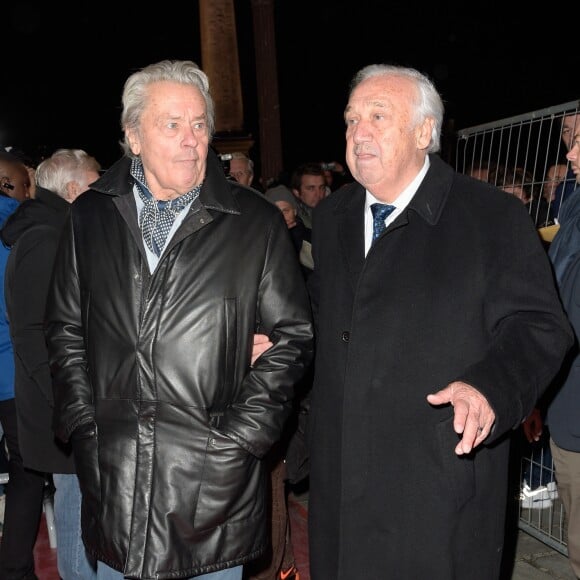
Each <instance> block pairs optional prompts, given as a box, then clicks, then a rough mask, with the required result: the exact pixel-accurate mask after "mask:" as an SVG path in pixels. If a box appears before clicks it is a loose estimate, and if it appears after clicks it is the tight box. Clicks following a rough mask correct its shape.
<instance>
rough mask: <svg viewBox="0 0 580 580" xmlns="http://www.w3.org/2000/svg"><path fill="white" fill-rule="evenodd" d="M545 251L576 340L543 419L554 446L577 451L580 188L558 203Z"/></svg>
mask: <svg viewBox="0 0 580 580" xmlns="http://www.w3.org/2000/svg"><path fill="white" fill-rule="evenodd" d="M548 255H549V257H550V260H551V262H552V264H553V266H554V271H555V275H556V279H557V282H558V289H559V292H560V298H561V299H562V302H563V304H564V309H565V310H566V314H567V316H568V319H569V320H570V323H571V324H572V328H573V329H574V334H575V336H576V341H575V343H574V347H573V349H571V351H570V353H569V356H568V360H567V361H566V365H565V366H564V369H563V372H562V374H561V375H560V376H559V377H558V380H556V381H555V382H554V385H553V388H552V389H551V390H550V391H551V392H550V393H549V397H548V399H549V400H550V403H549V406H548V412H547V417H546V423H547V424H548V426H549V427H550V436H551V437H552V439H553V440H554V441H555V442H556V445H558V447H561V448H562V449H566V450H567V451H575V452H580V351H579V348H578V337H579V336H580V304H579V303H578V296H580V188H577V189H576V190H575V191H574V192H573V193H572V194H571V195H570V196H569V197H567V198H566V200H565V201H564V203H563V204H562V209H561V211H560V229H559V230H558V233H557V234H556V235H555V237H554V239H553V241H552V243H551V244H550V249H549V251H548Z"/></svg>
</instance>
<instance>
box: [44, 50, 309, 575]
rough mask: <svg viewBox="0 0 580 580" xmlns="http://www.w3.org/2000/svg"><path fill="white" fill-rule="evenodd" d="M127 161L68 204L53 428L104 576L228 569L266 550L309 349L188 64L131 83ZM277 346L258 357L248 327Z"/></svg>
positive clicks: (289, 274) (268, 213)
mask: <svg viewBox="0 0 580 580" xmlns="http://www.w3.org/2000/svg"><path fill="white" fill-rule="evenodd" d="M121 124H122V126H123V130H124V142H123V147H124V149H125V155H124V156H123V157H122V158H121V159H120V160H119V161H118V162H117V163H115V164H114V165H113V166H112V167H111V168H110V169H109V170H108V171H107V172H106V173H105V174H104V175H103V176H102V177H101V178H100V179H99V180H98V181H97V182H96V183H94V184H93V185H92V187H91V189H90V190H89V191H87V192H86V193H84V194H83V195H82V196H81V197H80V198H79V199H78V200H76V201H75V203H74V204H73V205H72V207H71V215H70V219H69V221H68V223H67V225H66V226H65V232H64V235H63V238H62V240H61V246H60V249H59V255H58V258H57V262H56V264H55V270H54V275H53V283H52V287H51V293H50V296H49V300H48V305H47V323H46V335H47V339H48V344H49V352H50V363H51V368H52V372H53V375H54V380H55V386H54V389H55V415H54V424H55V430H56V432H57V434H58V435H59V436H60V437H61V438H62V439H63V440H68V439H70V440H71V441H72V445H73V450H74V454H75V461H76V466H77V473H78V476H79V480H80V484H81V490H82V494H83V511H82V518H83V540H84V542H85V545H86V548H87V550H88V552H89V553H90V554H92V555H93V556H94V558H95V559H96V560H97V561H98V573H99V574H102V576H99V577H106V578H122V577H123V575H124V576H125V577H127V578H143V579H148V578H151V579H153V578H155V579H162V578H172V579H177V578H198V577H199V578H204V579H205V578H207V579H209V578H211V579H212V580H213V579H216V580H217V579H220V580H226V579H227V580H230V579H231V580H236V579H240V578H241V576H242V566H243V564H244V563H246V562H248V561H250V560H252V559H254V558H257V557H258V556H259V555H261V554H262V553H263V552H264V551H265V550H266V549H267V547H268V541H269V535H268V529H267V489H266V485H267V482H268V479H267V471H266V469H265V466H264V465H263V461H261V458H262V457H263V456H264V455H265V453H266V452H267V451H268V449H270V447H271V446H272V445H273V444H274V443H275V442H276V441H277V440H278V438H279V437H280V434H281V431H282V427H283V425H284V422H285V420H286V419H287V417H288V415H289V413H290V411H291V407H292V398H293V390H294V389H293V387H294V384H295V383H296V382H297V381H298V380H299V379H300V378H301V377H302V375H303V373H304V372H305V370H306V367H307V366H308V364H309V362H310V359H311V357H312V322H311V313H310V306H309V300H308V295H307V292H306V289H305V284H304V280H303V277H302V274H301V272H300V269H299V266H298V262H297V261H296V260H292V259H289V257H290V256H293V252H294V249H293V247H292V242H291V240H290V237H289V235H288V230H287V227H286V225H285V223H284V220H283V218H282V214H281V213H280V212H279V210H278V209H277V208H276V207H275V206H274V205H273V204H271V203H269V202H268V201H267V200H266V199H264V198H263V197H262V196H261V195H260V194H259V193H258V192H256V191H254V190H252V189H250V188H247V187H245V186H243V185H240V184H238V183H236V182H234V181H230V180H227V179H226V177H225V175H224V173H223V170H222V168H221V165H220V163H219V160H218V158H217V156H216V155H215V154H214V153H213V152H212V150H211V149H210V147H209V143H210V140H211V135H212V132H213V126H214V109H213V103H212V99H211V95H210V93H209V88H208V80H207V77H206V75H205V74H204V73H203V72H202V71H201V70H200V69H199V68H198V67H197V65H195V64H194V63H193V62H191V61H162V62H159V63H156V64H152V65H150V66H148V67H145V68H144V69H142V70H141V71H138V72H136V73H134V74H132V75H131V76H130V77H129V78H128V80H127V81H126V83H125V87H124V92H123V112H122V117H121ZM257 331H263V332H264V333H265V334H268V335H269V336H270V337H271V338H272V342H273V346H272V347H271V348H270V349H268V351H267V352H266V353H265V354H263V355H262V356H261V357H260V359H259V360H258V361H257V362H256V363H255V364H254V365H253V366H252V364H251V353H252V341H253V335H254V333H255V332H257Z"/></svg>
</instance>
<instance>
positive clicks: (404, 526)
mask: <svg viewBox="0 0 580 580" xmlns="http://www.w3.org/2000/svg"><path fill="white" fill-rule="evenodd" d="M443 116H444V106H443V102H442V99H441V97H440V95H439V93H438V91H437V89H436V87H435V86H434V84H433V83H432V81H431V80H430V79H429V78H428V77H427V76H425V75H424V74H422V73H421V72H419V71H417V70H415V69H412V68H407V67H399V66H393V65H383V64H373V65H369V66H366V67H364V68H362V69H361V70H360V71H358V72H357V73H356V74H355V76H354V77H353V79H352V83H351V85H350V91H349V94H348V99H347V102H346V103H345V112H344V120H343V121H344V122H346V133H345V137H346V139H345V141H346V143H345V160H346V162H345V164H342V163H340V162H337V161H332V162H319V161H305V162H304V163H301V164H300V165H298V166H297V167H295V168H294V170H293V171H292V172H291V174H290V178H289V180H288V181H287V182H286V181H280V182H279V183H276V184H272V185H271V186H270V187H268V188H266V189H264V190H263V189H262V188H261V187H260V184H259V179H258V176H256V174H255V166H254V162H253V160H252V159H251V157H250V155H249V152H247V151H244V152H242V151H239V152H234V153H229V154H220V153H218V152H217V151H216V150H214V149H213V147H212V136H213V133H214V126H215V119H214V105H213V100H212V96H211V91H210V87H209V82H208V78H207V76H206V75H205V73H204V72H203V70H201V69H200V68H199V67H198V66H197V65H196V64H195V63H193V62H191V61H187V60H184V61H180V60H176V61H169V60H165V61H161V62H157V63H153V64H151V65H149V66H146V67H144V68H143V69H141V70H138V71H136V72H134V73H132V74H131V75H130V76H129V77H128V78H127V80H126V82H125V85H124V89H123V94H122V112H121V126H122V129H123V140H122V144H121V145H122V152H121V155H120V158H119V160H118V161H117V162H116V163H114V164H113V165H112V166H111V167H109V168H107V169H106V170H102V168H101V166H100V164H99V162H98V161H97V159H95V158H94V157H92V156H91V155H90V153H87V152H85V151H84V150H83V149H73V148H71V149H59V150H57V151H55V152H54V153H53V154H52V155H50V156H49V157H47V158H46V159H44V160H43V161H42V162H41V163H40V164H39V165H38V166H37V167H34V168H31V167H29V166H28V167H27V165H26V164H25V163H24V161H23V160H22V159H19V158H18V157H17V156H15V155H14V154H11V153H2V154H1V155H0V219H1V224H0V227H1V229H0V238H1V240H2V244H1V245H0V275H1V277H2V280H1V282H2V284H1V288H0V291H1V298H2V300H0V340H1V341H2V344H1V345H0V346H1V348H0V357H2V358H1V362H2V372H1V376H0V423H1V425H2V428H3V431H4V440H5V442H6V446H7V449H8V473H9V482H8V484H7V486H6V513H5V519H4V529H3V537H2V540H1V544H0V578H5V579H6V580H33V579H35V578H36V575H35V567H34V557H33V547H34V543H35V540H36V536H37V533H38V526H39V522H40V518H41V512H42V498H43V493H44V490H45V487H46V485H52V486H54V489H55V521H56V528H57V538H58V544H57V546H58V547H57V559H58V570H59V575H60V577H61V578H62V579H63V580H77V579H78V580H91V579H95V580H120V579H122V578H124V577H127V578H141V579H153V578H158V579H163V578H172V579H177V578H183V579H190V578H196V579H203V580H242V579H247V580H250V579H251V580H278V579H282V580H299V578H300V570H299V569H298V567H297V564H296V560H295V557H294V554H293V550H292V540H291V532H292V530H291V526H290V521H289V517H288V510H287V495H288V489H289V485H293V484H295V483H298V482H302V481H304V480H307V481H308V488H309V522H308V526H309V528H308V539H309V540H308V541H309V559H310V560H309V564H310V576H311V578H312V579H313V580H329V579H333V580H352V579H354V578H363V577H364V578H369V579H375V578H376V579H379V578H384V577H385V570H388V571H389V574H390V575H391V576H392V577H396V578H418V577H428V578H432V579H434V580H437V579H441V580H449V579H451V578H456V579H458V580H463V579H467V578H469V579H470V580H478V579H481V580H491V579H494V578H496V579H499V578H500V575H501V570H502V565H503V564H504V561H503V559H504V541H505V525H506V512H507V507H508V501H509V499H510V498H509V496H508V468H509V461H510V443H511V439H512V434H514V433H516V432H518V429H520V426H521V425H522V424H523V425H524V429H525V430H526V435H527V436H528V437H529V438H530V440H535V439H537V438H539V437H540V435H541V429H542V423H541V421H540V420H539V419H538V408H539V407H540V406H541V405H544V404H545V405H546V406H545V409H544V411H545V412H544V411H543V412H542V414H541V416H542V417H544V416H545V417H547V422H548V424H549V427H550V433H551V435H552V438H551V449H552V453H553V455H554V461H555V464H556V473H557V485H558V490H559V493H560V496H561V497H562V500H563V503H564V506H565V509H566V511H567V513H568V515H569V526H570V527H569V530H568V537H569V542H570V543H569V551H570V562H571V565H572V567H573V569H574V572H575V573H576V574H577V575H578V576H579V577H580V461H579V460H578V457H580V455H578V453H579V452H580V448H576V446H575V443H574V441H575V431H574V429H573V428H571V427H570V426H571V425H572V424H577V423H578V421H577V417H576V412H575V410H576V408H578V405H577V404H576V403H577V402H578V398H579V397H580V389H579V388H578V377H577V370H575V369H576V367H577V364H578V363H577V360H578V359H577V357H578V352H577V341H576V340H575V335H577V333H578V332H580V323H579V322H578V320H577V318H579V316H580V315H579V314H578V312H576V310H577V308H576V301H575V298H574V289H575V284H576V278H578V280H579V281H580V273H578V274H577V273H576V271H577V269H578V268H577V266H576V260H577V259H576V255H577V254H578V252H577V248H580V240H578V239H577V231H579V228H578V226H579V225H580V222H579V221H578V220H580V212H578V211H576V206H577V205H578V202H577V198H579V199H580V197H579V196H580V193H579V192H580V189H578V187H577V183H576V180H580V122H577V119H576V117H574V120H573V121H572V123H571V125H570V123H568V124H567V125H565V127H568V128H569V129H570V130H569V131H567V132H565V133H564V131H563V133H562V139H563V140H564V141H565V142H566V144H567V148H568V154H567V159H568V161H569V166H570V168H571V171H572V174H573V175H574V179H575V183H576V188H575V190H574V192H573V193H571V194H570V193H563V192H562V191H561V189H560V190H559V189H558V187H559V186H558V185H556V184H555V179H556V178H555V177H554V183H553V185H554V187H553V188H551V189H550V191H549V192H548V188H547V187H546V200H548V197H549V201H546V203H547V204H548V206H549V207H554V205H555V202H554V200H555V199H558V200H560V202H561V204H562V205H561V207H560V206H559V209H558V216H559V223H560V231H559V232H558V233H557V234H556V237H555V238H554V241H553V242H552V244H551V246H550V249H549V253H548V252H546V249H545V247H544V245H543V244H542V241H541V239H540V237H539V236H538V234H537V230H536V227H535V224H534V222H533V221H532V220H530V219H529V214H530V211H531V210H530V208H529V207H526V205H525V204H526V203H529V201H530V199H529V196H528V195H527V192H526V182H527V177H526V176H525V175H524V174H522V175H516V174H515V173H514V175H511V176H507V175H504V176H503V181H504V187H503V189H504V190H506V191H509V193H512V194H513V195H506V192H505V191H501V189H502V188H501V187H499V186H497V185H494V184H493V183H490V181H491V176H492V171H497V168H492V169H490V170H489V171H488V172H487V174H486V175H485V176H483V175H478V176H475V175H474V176H466V175H462V174H460V173H458V172H456V171H455V170H454V169H453V168H452V167H451V166H450V165H448V164H447V163H446V162H445V161H443V160H442V158H441V156H440V155H439V153H440V148H441V129H442V125H443ZM336 121H337V123H340V122H341V120H340V119H337V120H336ZM564 168H565V167H564ZM559 169H560V170H561V169H562V168H561V167H560V168H554V175H560V176H561V177H562V184H567V183H568V181H569V180H568V178H567V177H566V176H565V175H563V172H562V171H560V172H559V173H557V170H559ZM474 177H477V178H474ZM568 177H569V176H568ZM496 178H499V177H498V176H497V175H496ZM508 182H509V183H508ZM550 183H552V181H550ZM510 188H511V189H510ZM552 189H553V191H552ZM516 198H519V199H516ZM520 200H521V202H524V203H521V202H520ZM562 200H563V201H562ZM578 207H580V206H578ZM547 216H548V214H546V216H545V219H546V220H547V219H548V217H547ZM577 216H578V217H577ZM548 254H549V255H548ZM554 272H555V275H554ZM522 345H525V348H522ZM393 489H396V490H397V501H396V502H393V501H390V498H391V499H392V490H393ZM434 530H437V532H436V533H434Z"/></svg>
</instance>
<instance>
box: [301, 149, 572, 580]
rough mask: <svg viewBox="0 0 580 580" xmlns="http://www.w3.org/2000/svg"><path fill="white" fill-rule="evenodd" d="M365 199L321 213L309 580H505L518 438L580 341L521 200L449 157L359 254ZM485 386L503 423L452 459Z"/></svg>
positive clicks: (355, 192) (339, 198) (349, 197)
mask: <svg viewBox="0 0 580 580" xmlns="http://www.w3.org/2000/svg"><path fill="white" fill-rule="evenodd" d="M364 204H365V190H364V188H363V187H362V186H361V185H359V184H357V183H353V184H351V185H348V186H345V187H343V188H341V189H340V190H337V191H336V192H334V193H332V194H331V195H330V196H329V197H328V198H326V199H324V200H323V201H322V202H321V203H320V204H319V205H318V206H317V208H316V210H315V212H314V223H313V230H312V233H313V251H314V263H315V267H314V273H313V275H312V277H311V280H310V282H311V290H312V295H313V305H314V309H315V322H316V324H317V327H316V328H317V343H316V349H315V350H316V360H315V365H314V370H315V380H314V387H313V393H312V401H311V404H312V408H311V417H310V418H311V424H310V433H309V437H310V446H311V471H310V502H309V514H310V522H309V536H310V558H311V574H312V579H313V580H355V579H363V578H364V580H385V579H389V580H411V579H416V578H429V580H493V579H494V578H497V577H498V574H499V567H500V561H501V557H502V547H503V538H504V523H505V508H506V495H507V489H508V486H507V484H508V481H507V469H508V449H509V438H508V437H507V436H506V434H507V433H508V432H510V431H511V430H513V429H516V428H517V427H518V426H519V425H520V423H521V422H522V420H523V419H524V418H525V417H526V415H527V414H528V413H529V412H530V411H531V409H532V408H533V406H534V403H535V402H536V400H537V399H538V396H539V395H540V394H541V393H542V392H543V391H544V389H545V388H546V387H547V385H548V383H549V382H550V380H551V379H552V378H553V377H554V375H555V374H556V372H557V371H558V369H559V367H560V364H561V362H562V360H563V357H564V355H565V353H566V351H567V349H568V348H569V347H570V345H571V341H572V336H571V331H570V327H569V325H568V323H567V320H566V317H565V315H564V312H563V310H562V307H561V305H560V302H559V300H558V295H557V293H556V290H555V285H554V281H553V278H552V274H551V270H550V266H549V262H548V258H547V256H546V253H545V250H544V249H543V247H542V244H541V242H540V239H539V237H538V235H537V233H536V231H535V229H534V226H533V223H532V221H531V220H530V216H529V215H528V214H527V213H526V210H525V208H524V206H523V204H522V203H521V202H520V201H519V200H518V199H517V198H515V197H513V196H511V195H508V194H506V193H504V192H502V191H500V190H498V189H496V188H495V187H492V186H491V185H489V184H486V183H483V182H478V181H476V180H473V179H471V178H468V177H465V176H463V175H460V174H457V173H455V172H454V171H453V169H452V168H451V167H450V166H448V165H447V164H446V163H444V162H443V161H442V160H441V159H440V158H438V157H437V156H431V166H430V168H429V170H428V172H427V175H426V176H425V179H424V180H423V182H422V183H421V185H420V187H419V189H418V191H417V193H416V194H415V196H414V197H413V199H412V201H411V202H410V204H409V205H408V206H407V208H406V209H405V210H404V211H403V213H402V214H401V215H400V216H398V217H397V218H396V220H395V221H394V222H393V223H392V224H391V225H390V226H389V227H388V228H387V230H386V231H385V232H384V233H383V234H382V236H381V237H380V238H379V239H378V240H377V241H376V242H375V244H374V246H373V247H372V248H371V249H370V251H369V253H368V255H367V257H366V259H365V256H364ZM456 380H460V381H465V382H466V383H468V384H470V385H473V386H474V387H475V388H477V389H478V390H479V391H480V392H481V393H483V395H484V396H485V397H486V398H487V400H488V401H489V402H490V404H491V406H492V407H493V409H494V411H495V414H496V420H495V425H494V427H493V431H492V433H491V435H490V436H489V437H488V439H487V440H486V442H485V444H484V445H483V446H480V447H479V448H478V449H477V450H476V451H475V452H473V453H471V454H470V455H469V456H463V457H460V456H457V455H456V454H455V452H454V448H455V446H456V445H457V443H458V435H457V434H456V433H455V431H454V429H453V408H452V407H451V406H449V405H444V406H440V407H433V406H431V405H430V404H429V403H428V402H427V400H426V396H427V395H428V394H429V393H433V392H436V391H438V390H439V389H441V388H444V387H445V386H447V385H448V384H449V383H450V382H452V381H456Z"/></svg>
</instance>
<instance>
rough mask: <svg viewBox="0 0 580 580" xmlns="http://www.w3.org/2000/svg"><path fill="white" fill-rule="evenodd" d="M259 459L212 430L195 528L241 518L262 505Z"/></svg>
mask: <svg viewBox="0 0 580 580" xmlns="http://www.w3.org/2000/svg"><path fill="white" fill-rule="evenodd" d="M260 479H261V462H260V460H259V459H257V458H256V457H254V456H253V455H251V454H249V453H248V452H247V451H246V450H245V449H243V448H242V447H240V446H239V445H238V444H236V443H235V442H234V441H233V440H232V439H230V438H229V437H227V436H225V435H223V434H221V433H220V432H219V431H215V430H211V431H210V433H209V437H208V440H207V448H206V456H205V461H204V465H203V472H202V476H201V482H200V490H199V496H198V501H197V505H196V509H195V515H194V525H195V527H196V528H197V529H211V528H214V527H216V526H218V525H221V524H223V523H224V522H226V521H242V520H244V519H247V518H251V517H254V514H255V513H257V512H258V511H260V510H261V509H263V506H264V500H263V497H262V496H263V493H264V489H263V487H262V485H261V483H260Z"/></svg>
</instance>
